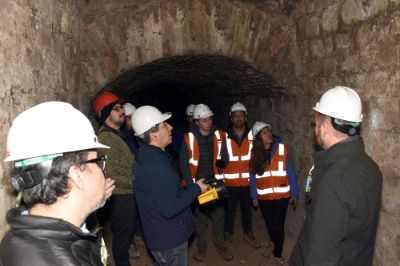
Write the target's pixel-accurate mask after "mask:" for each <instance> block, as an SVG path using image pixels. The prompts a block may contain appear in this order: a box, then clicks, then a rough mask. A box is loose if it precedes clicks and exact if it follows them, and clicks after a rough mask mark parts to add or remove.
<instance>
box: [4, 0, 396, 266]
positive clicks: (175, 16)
mask: <svg viewBox="0 0 400 266" xmlns="http://www.w3.org/2000/svg"><path fill="white" fill-rule="evenodd" d="M0 14H1V16H0V18H1V19H0V20H1V22H2V23H0V37H1V40H2V42H1V43H0V52H1V53H0V54H1V56H0V62H1V64H0V73H1V76H2V84H3V86H2V88H1V89H0V99H2V100H3V105H2V106H1V107H0V108H1V112H0V123H1V125H2V127H1V129H2V130H1V133H0V134H1V137H2V139H5V136H6V132H7V130H8V128H9V126H10V123H11V121H12V119H13V118H14V117H15V116H16V114H18V113H19V112H20V111H22V110H24V109H25V108H27V107H30V106H32V105H34V104H36V103H38V102H41V101H43V100H48V99H57V100H66V101H70V102H72V103H73V104H76V105H77V106H79V107H80V108H81V110H83V111H84V112H85V113H87V114H91V111H90V105H89V104H88V103H89V102H90V100H91V99H93V97H94V95H95V94H96V93H97V92H98V91H99V90H100V89H101V88H103V87H105V85H106V84H108V85H107V86H111V87H112V89H113V90H116V91H117V92H118V93H120V94H124V95H127V96H133V95H135V97H137V98H138V99H142V100H143V101H145V100H148V99H151V98H154V97H157V94H158V93H160V94H161V95H162V96H161V97H167V96H168V94H171V93H172V94H182V95H183V96H182V97H183V98H181V99H177V100H176V102H174V103H173V104H174V105H176V106H178V105H179V104H180V102H179V101H181V102H182V101H195V100H196V99H201V100H202V101H203V100H204V101H207V102H209V103H211V104H212V105H213V106H214V107H215V111H216V113H218V115H216V117H217V118H218V120H219V121H220V123H221V125H224V124H226V123H227V116H226V115H224V114H226V113H227V112H228V109H229V106H230V105H231V104H232V103H233V102H235V101H237V100H241V101H242V102H243V103H245V104H246V105H247V106H249V122H250V123H252V122H254V121H255V120H265V121H268V122H270V123H271V124H272V125H273V127H274V129H276V132H277V133H278V134H280V135H281V136H282V138H283V140H284V141H285V142H286V143H287V144H288V145H289V146H290V147H291V148H292V150H293V152H294V156H295V161H296V165H297V166H298V167H297V168H298V169H297V170H298V173H299V177H300V180H299V182H300V188H302V187H303V186H304V181H305V177H306V175H307V172H308V170H309V167H311V165H312V157H311V155H312V153H313V130H312V128H311V127H310V126H309V124H310V121H311V120H312V112H311V110H310V107H311V106H313V105H314V104H315V102H316V101H317V100H318V96H319V95H320V94H321V93H322V92H323V91H325V90H326V89H328V88H330V87H333V86H335V85H347V86H350V87H353V88H355V89H356V90H357V91H358V92H359V93H360V95H361V97H362V99H363V104H364V113H365V118H364V123H363V130H362V136H363V137H364V139H365V143H366V149H367V151H368V153H369V154H370V155H371V157H372V158H374V159H375V160H376V161H377V163H378V164H379V166H380V167H381V169H382V172H383V174H384V185H383V195H384V196H383V202H382V212H381V218H380V225H379V230H378V236H377V242H376V254H375V259H374V265H399V264H400V249H399V248H398V247H399V242H400V226H399V225H398V221H399V220H400V213H399V212H398V209H399V207H400V206H399V205H400V198H399V195H400V193H399V190H400V188H399V186H400V184H399V183H400V181H399V180H400V169H399V166H398V161H399V159H400V158H399V152H398V151H399V150H400V140H399V135H400V128H399V121H400V109H399V106H400V90H399V88H400V74H399V73H398V69H399V64H400V44H399V43H400V1H398V0H371V1H363V0H336V1H335V0H300V1H290V0H285V1H281V0H280V1H278V0H277V1H270V0H269V1H267V0H257V1H250V0H249V1H246V0H240V1H234V0H171V1H161V0H135V1H132V0H121V1H107V0H96V1H93V0H86V1H76V2H74V1H57V2H54V1H45V0H38V1H28V0H25V1H24V0H20V1H9V2H7V3H5V4H4V5H2V6H1V7H0ZM112 81H114V83H113V82H112ZM172 81H173V82H172ZM171 82H172V83H171ZM110 84H111V85H110ZM121 84H124V85H123V86H121ZM107 86H106V88H110V87H107ZM160 86H161V87H163V86H164V87H165V86H167V89H166V90H164V91H163V92H162V91H160V90H159V87H160ZM158 97H159V96H158ZM167 107H168V106H166V107H165V108H167ZM0 149H1V152H2V153H4V150H5V142H3V144H2V146H1V147H0ZM9 171H10V169H8V168H5V167H0V178H1V179H0V181H1V182H0V200H1V206H0V208H1V212H0V235H1V232H2V231H4V229H5V228H6V227H5V225H4V214H5V210H6V209H7V208H8V207H9V206H10V200H9V199H10V196H9V194H10V191H9V189H8V187H9V184H8V180H7V178H5V177H6V176H8V175H9ZM6 190H7V191H6ZM300 200H302V199H300ZM303 206H304V205H303V204H300V206H299V209H298V211H297V212H296V213H291V214H290V215H289V216H288V223H287V228H288V230H287V236H288V237H289V238H291V239H294V238H296V236H297V233H298V230H299V228H300V226H301V222H302V219H303V218H302V217H303Z"/></svg>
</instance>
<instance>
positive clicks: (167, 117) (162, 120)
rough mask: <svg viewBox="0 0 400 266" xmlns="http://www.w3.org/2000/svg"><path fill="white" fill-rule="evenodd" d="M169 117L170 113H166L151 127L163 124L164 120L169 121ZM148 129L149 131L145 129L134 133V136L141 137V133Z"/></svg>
mask: <svg viewBox="0 0 400 266" xmlns="http://www.w3.org/2000/svg"><path fill="white" fill-rule="evenodd" d="M171 116H172V113H171V112H167V113H164V114H162V115H161V117H160V119H158V120H156V121H155V123H154V125H153V127H154V126H155V125H157V124H160V123H161V122H164V121H165V120H168V119H170V118H171ZM149 129H150V128H148V129H146V130H145V131H143V132H135V136H140V135H142V134H143V133H145V132H146V131H147V130H149Z"/></svg>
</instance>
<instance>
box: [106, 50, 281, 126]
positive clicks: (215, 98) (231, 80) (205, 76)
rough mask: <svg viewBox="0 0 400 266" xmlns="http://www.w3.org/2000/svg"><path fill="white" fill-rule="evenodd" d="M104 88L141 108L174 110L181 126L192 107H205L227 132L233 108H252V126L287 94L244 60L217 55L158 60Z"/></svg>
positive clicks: (267, 116) (134, 69)
mask: <svg viewBox="0 0 400 266" xmlns="http://www.w3.org/2000/svg"><path fill="white" fill-rule="evenodd" d="M101 90H109V91H113V92H115V93H116V94H118V95H119V96H120V97H121V98H123V99H125V100H126V101H128V102H130V103H132V104H134V105H136V106H137V107H139V106H142V105H154V106H156V107H157V108H159V109H160V110H161V111H163V112H167V111H168V112H172V113H173V116H172V118H171V119H170V121H171V124H172V125H173V126H175V127H179V126H181V125H182V124H184V123H185V122H186V118H185V109H186V106H187V105H189V104H199V103H204V104H207V105H209V107H210V108H211V109H212V110H213V111H214V113H215V115H214V122H215V123H216V125H218V126H219V127H221V128H225V127H226V126H227V125H228V123H229V109H230V107H231V105H232V104H233V103H235V102H237V101H240V102H242V103H243V104H245V105H246V107H247V108H248V110H249V112H248V122H249V126H251V125H252V123H253V122H254V121H255V120H257V119H258V120H260V119H268V118H271V112H273V107H274V106H275V105H276V104H278V103H277V102H279V100H280V98H281V97H282V96H283V95H284V94H285V89H284V88H282V87H280V86H278V85H277V84H276V82H275V81H274V79H273V78H272V77H271V76H268V75H266V74H264V73H262V72H261V71H259V70H257V69H255V68H254V67H252V66H250V65H249V64H247V63H245V62H243V61H240V60H237V59H234V58H229V57H225V56H216V55H194V56H174V57H167V58H162V59H158V60H155V61H153V62H149V63H146V64H144V65H141V66H138V67H135V68H133V69H131V70H127V71H124V72H123V73H122V74H120V75H119V76H118V77H117V78H115V79H114V80H113V81H111V82H110V83H108V84H107V85H105V86H104V87H103V88H102V89H101ZM261 99H262V100H263V101H264V104H263V106H262V110H260V109H259V108H260V104H261V105H262V103H260V100H261ZM268 101H270V102H272V103H273V104H269V103H268ZM260 111H262V112H263V113H264V114H263V116H261V115H262V114H261V113H260ZM275 115H276V113H275ZM268 122H270V123H272V121H268Z"/></svg>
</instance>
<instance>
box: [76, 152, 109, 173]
mask: <svg viewBox="0 0 400 266" xmlns="http://www.w3.org/2000/svg"><path fill="white" fill-rule="evenodd" d="M106 161H107V156H106V155H102V156H100V157H97V158H94V159H91V160H87V161H84V162H81V163H80V164H88V163H95V164H97V166H98V167H99V168H100V169H101V170H103V171H104V170H105V169H106Z"/></svg>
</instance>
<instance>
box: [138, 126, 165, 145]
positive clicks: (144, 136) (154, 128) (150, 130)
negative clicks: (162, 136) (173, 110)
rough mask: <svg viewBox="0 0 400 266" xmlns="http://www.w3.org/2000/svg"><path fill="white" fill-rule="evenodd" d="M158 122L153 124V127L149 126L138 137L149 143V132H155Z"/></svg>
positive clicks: (157, 128)
mask: <svg viewBox="0 0 400 266" xmlns="http://www.w3.org/2000/svg"><path fill="white" fill-rule="evenodd" d="M159 127H160V124H157V125H155V126H154V127H152V128H150V129H149V130H147V131H146V132H144V133H143V134H142V135H141V136H140V138H141V139H142V141H143V142H144V143H145V144H149V143H150V133H155V132H157V131H158V130H159Z"/></svg>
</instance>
